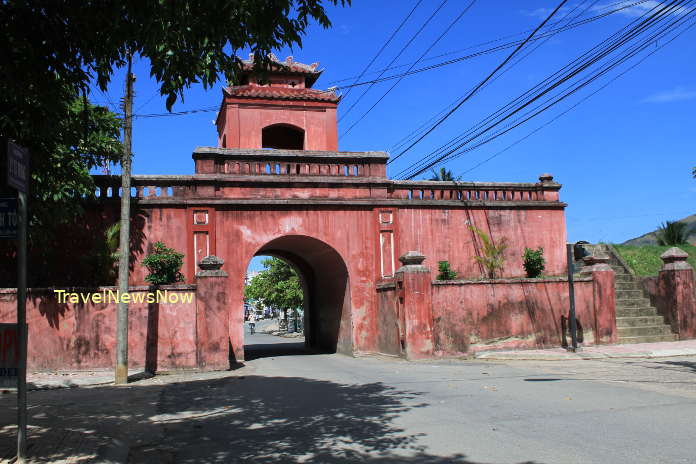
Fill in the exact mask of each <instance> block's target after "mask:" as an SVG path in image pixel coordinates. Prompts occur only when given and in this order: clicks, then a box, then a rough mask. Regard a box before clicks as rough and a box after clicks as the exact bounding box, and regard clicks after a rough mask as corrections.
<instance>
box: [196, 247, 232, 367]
mask: <svg viewBox="0 0 696 464" xmlns="http://www.w3.org/2000/svg"><path fill="white" fill-rule="evenodd" d="M223 264H224V261H223V260H222V259H221V258H218V257H217V256H207V257H205V258H203V259H202V260H201V261H200V263H199V264H198V265H199V267H200V271H198V272H197V273H196V342H197V343H196V346H197V348H196V357H197V363H198V367H199V368H202V369H228V368H229V367H230V360H229V350H228V347H229V335H228V332H227V327H228V323H227V322H228V321H227V319H228V312H227V273H226V272H225V271H223V270H222V269H220V268H221V267H222V265H223Z"/></svg>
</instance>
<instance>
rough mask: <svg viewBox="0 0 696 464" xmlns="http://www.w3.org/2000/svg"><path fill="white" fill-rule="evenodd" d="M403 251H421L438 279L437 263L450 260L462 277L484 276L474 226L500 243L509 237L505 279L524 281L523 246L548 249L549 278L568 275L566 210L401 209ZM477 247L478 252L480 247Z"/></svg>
mask: <svg viewBox="0 0 696 464" xmlns="http://www.w3.org/2000/svg"><path fill="white" fill-rule="evenodd" d="M398 216H399V217H398V226H399V227H398V235H399V247H400V248H399V252H400V253H402V252H405V251H408V250H418V251H419V252H421V253H423V254H424V255H425V256H426V260H425V263H424V264H425V265H426V266H428V267H429V268H430V271H431V272H432V274H433V276H436V275H437V263H438V261H449V263H450V266H451V267H452V268H453V269H454V270H455V271H457V274H458V278H464V279H466V278H480V277H482V271H481V269H480V267H479V265H478V263H477V262H476V261H475V260H474V256H476V255H477V254H478V253H480V249H481V248H480V247H481V244H480V240H479V239H478V237H475V234H474V233H473V232H472V231H471V230H470V229H469V228H468V224H473V225H474V226H475V227H477V228H478V229H480V230H482V231H483V232H485V233H487V234H489V236H490V237H491V238H492V239H493V240H494V241H495V242H496V243H497V242H498V241H499V240H501V239H503V238H505V239H506V240H507V243H508V247H507V250H506V251H505V269H504V272H503V275H502V277H524V276H525V271H524V267H523V259H522V254H523V253H524V248H525V247H529V248H537V247H540V246H541V247H543V248H544V258H545V259H546V270H545V271H544V273H545V274H546V275H564V274H565V273H566V256H565V243H566V229H565V216H564V212H563V210H562V209H517V208H515V209H467V208H459V209H442V208H429V209H425V208H417V207H414V208H401V209H400V210H399V212H398ZM477 246H478V248H477Z"/></svg>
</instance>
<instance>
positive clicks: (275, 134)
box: [261, 124, 304, 150]
mask: <svg viewBox="0 0 696 464" xmlns="http://www.w3.org/2000/svg"><path fill="white" fill-rule="evenodd" d="M261 146H262V147H263V148H276V149H285V150H304V130H302V129H300V128H299V127H295V126H291V125H289V124H273V125H272V126H267V127H264V128H263V129H262V130H261Z"/></svg>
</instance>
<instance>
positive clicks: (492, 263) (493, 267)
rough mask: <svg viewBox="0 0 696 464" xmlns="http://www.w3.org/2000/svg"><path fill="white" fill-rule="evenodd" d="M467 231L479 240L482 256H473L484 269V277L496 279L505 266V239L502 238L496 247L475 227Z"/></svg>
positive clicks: (470, 227)
mask: <svg viewBox="0 0 696 464" xmlns="http://www.w3.org/2000/svg"><path fill="white" fill-rule="evenodd" d="M469 229H471V230H472V231H474V232H475V233H476V235H478V237H479V239H480V240H481V245H482V250H481V253H482V256H474V259H475V260H476V262H478V263H479V264H481V265H482V266H483V268H484V269H485V273H486V277H488V278H489V279H496V278H498V277H499V276H500V272H501V271H502V270H503V267H504V266H505V256H504V253H505V250H506V249H507V247H508V244H507V239H505V238H502V239H501V240H500V241H499V242H498V244H497V245H496V244H495V243H494V242H493V239H491V237H489V236H488V234H486V233H485V232H483V231H482V230H480V229H479V228H477V227H475V226H469Z"/></svg>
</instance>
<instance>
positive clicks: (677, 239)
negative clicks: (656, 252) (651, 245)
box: [655, 221, 688, 246]
mask: <svg viewBox="0 0 696 464" xmlns="http://www.w3.org/2000/svg"><path fill="white" fill-rule="evenodd" d="M687 227H688V226H687V225H686V224H685V223H683V222H678V221H666V222H664V223H662V226H660V227H659V228H658V229H657V231H656V232H655V235H656V236H657V244H658V245H662V246H667V245H670V246H677V245H682V244H684V243H687V242H686V237H687V230H686V229H687Z"/></svg>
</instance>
